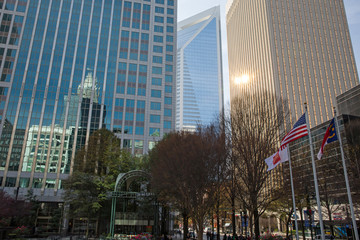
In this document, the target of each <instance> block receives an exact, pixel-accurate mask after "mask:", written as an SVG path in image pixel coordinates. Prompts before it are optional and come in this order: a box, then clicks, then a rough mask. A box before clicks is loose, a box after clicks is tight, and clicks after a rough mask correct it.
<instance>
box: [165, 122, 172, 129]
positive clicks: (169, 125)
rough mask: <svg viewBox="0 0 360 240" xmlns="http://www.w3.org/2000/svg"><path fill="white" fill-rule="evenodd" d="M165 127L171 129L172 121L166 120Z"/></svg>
mask: <svg viewBox="0 0 360 240" xmlns="http://www.w3.org/2000/svg"><path fill="white" fill-rule="evenodd" d="M164 128H166V129H170V128H171V121H164Z"/></svg>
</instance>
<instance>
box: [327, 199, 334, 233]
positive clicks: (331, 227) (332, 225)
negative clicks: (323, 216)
mask: <svg viewBox="0 0 360 240" xmlns="http://www.w3.org/2000/svg"><path fill="white" fill-rule="evenodd" d="M326 208H327V211H328V215H329V223H330V232H331V235H333V236H335V235H334V224H333V222H332V213H331V209H330V204H328V203H327V204H326Z"/></svg>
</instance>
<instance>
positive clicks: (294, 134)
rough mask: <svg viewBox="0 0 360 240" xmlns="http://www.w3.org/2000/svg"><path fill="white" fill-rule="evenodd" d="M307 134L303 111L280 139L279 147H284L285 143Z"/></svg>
mask: <svg viewBox="0 0 360 240" xmlns="http://www.w3.org/2000/svg"><path fill="white" fill-rule="evenodd" d="M307 135H308V131H307V126H306V118H305V113H304V114H303V115H302V116H301V117H300V118H299V120H298V121H297V122H296V123H295V125H294V127H293V128H292V129H291V131H290V132H288V133H287V134H286V135H285V137H284V138H283V139H282V140H281V146H280V148H281V149H282V148H284V147H286V145H287V144H289V143H291V142H293V141H295V140H296V139H299V138H302V137H305V136H307Z"/></svg>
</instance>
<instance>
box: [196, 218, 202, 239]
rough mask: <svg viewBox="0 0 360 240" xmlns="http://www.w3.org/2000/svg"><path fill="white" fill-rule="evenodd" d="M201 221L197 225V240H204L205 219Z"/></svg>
mask: <svg viewBox="0 0 360 240" xmlns="http://www.w3.org/2000/svg"><path fill="white" fill-rule="evenodd" d="M199 220H200V221H198V224H197V227H196V228H197V229H196V230H197V239H198V240H203V233H204V231H203V226H204V220H203V219H199Z"/></svg>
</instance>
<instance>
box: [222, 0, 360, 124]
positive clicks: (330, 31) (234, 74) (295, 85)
mask: <svg viewBox="0 0 360 240" xmlns="http://www.w3.org/2000/svg"><path fill="white" fill-rule="evenodd" d="M226 18H227V34H228V49H229V71H230V97H231V99H234V98H235V97H237V96H241V95H242V94H243V93H244V92H252V93H261V92H262V91H263V90H267V91H268V92H271V93H274V94H276V95H277V96H278V97H282V99H283V100H286V101H287V103H288V104H287V106H284V107H286V108H289V110H290V112H291V113H292V119H293V120H294V119H298V118H299V117H300V116H301V115H302V113H303V112H304V111H305V110H304V102H307V103H308V107H309V113H310V116H309V120H310V125H311V126H312V127H313V126H316V125H318V124H321V123H323V122H325V121H327V120H328V119H330V118H332V116H333V109H332V108H333V106H336V99H335V98H336V96H337V95H339V94H341V93H343V92H345V91H347V90H349V89H350V88H352V87H354V86H356V85H358V84H359V77H358V73H357V70H356V64H355V59H354V54H353V50H352V44H351V39H350V34H349V28H348V24H347V20H346V14H345V9H344V3H343V1H342V0H339V1H333V0H324V1H317V0H310V1H309V0H292V1H285V0H229V1H228V5H227V16H226ZM260 96H261V95H260Z"/></svg>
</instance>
